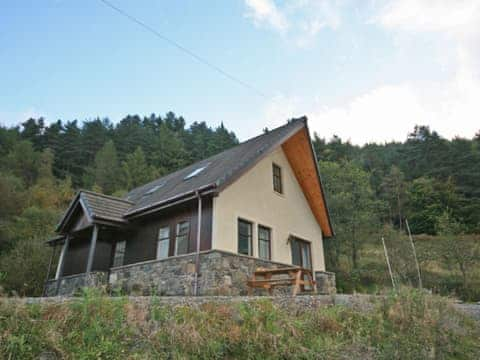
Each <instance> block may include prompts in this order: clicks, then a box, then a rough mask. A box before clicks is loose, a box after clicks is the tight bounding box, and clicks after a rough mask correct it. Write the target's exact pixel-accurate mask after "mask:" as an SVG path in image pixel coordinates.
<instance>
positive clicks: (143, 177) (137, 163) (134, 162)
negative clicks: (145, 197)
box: [122, 147, 158, 189]
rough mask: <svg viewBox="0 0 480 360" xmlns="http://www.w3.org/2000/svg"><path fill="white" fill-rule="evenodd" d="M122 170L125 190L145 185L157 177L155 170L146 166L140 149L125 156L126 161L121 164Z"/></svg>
mask: <svg viewBox="0 0 480 360" xmlns="http://www.w3.org/2000/svg"><path fill="white" fill-rule="evenodd" d="M122 170H123V173H124V178H125V183H124V185H125V187H126V188H127V189H132V188H135V187H137V186H140V185H143V184H146V183H148V182H150V181H152V180H153V179H155V177H156V176H157V175H158V172H157V171H156V170H155V168H154V167H153V166H149V165H148V164H147V160H146V159H145V154H144V153H143V150H142V148H141V147H137V149H136V150H135V152H133V153H132V154H129V155H127V158H126V160H125V161H124V162H122Z"/></svg>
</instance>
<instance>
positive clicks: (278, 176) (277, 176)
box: [272, 164, 283, 194]
mask: <svg viewBox="0 0 480 360" xmlns="http://www.w3.org/2000/svg"><path fill="white" fill-rule="evenodd" d="M272 173H273V190H275V191H276V192H277V193H279V194H283V184H282V168H281V167H280V166H278V165H277V164H272Z"/></svg>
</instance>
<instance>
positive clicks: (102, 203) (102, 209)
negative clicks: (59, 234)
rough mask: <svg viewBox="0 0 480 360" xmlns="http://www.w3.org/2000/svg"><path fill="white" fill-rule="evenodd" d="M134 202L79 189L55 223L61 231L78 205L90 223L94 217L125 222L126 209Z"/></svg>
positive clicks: (114, 221)
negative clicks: (57, 222)
mask: <svg viewBox="0 0 480 360" xmlns="http://www.w3.org/2000/svg"><path fill="white" fill-rule="evenodd" d="M133 205H134V204H133V203H132V202H130V201H127V200H125V199H121V198H117V197H114V196H108V195H103V194H98V193H95V192H93V191H88V190H80V191H79V192H78V193H77V195H76V196H75V197H74V198H73V200H72V202H71V203H70V205H69V206H68V209H67V211H66V212H65V215H64V216H63V217H62V219H61V221H60V223H59V224H58V225H57V231H61V230H63V229H64V228H65V226H66V225H67V224H68V222H69V220H70V218H71V216H72V215H73V213H74V212H75V209H77V208H78V207H79V206H80V207H81V208H82V210H83V212H84V213H85V215H86V216H87V218H88V219H89V222H90V223H91V222H92V221H93V220H94V219H96V220H105V221H108V222H113V223H126V222H127V221H126V220H125V218H124V217H123V216H124V215H125V213H126V212H127V210H128V209H129V208H131V207H132V206H133Z"/></svg>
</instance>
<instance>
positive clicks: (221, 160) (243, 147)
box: [125, 118, 305, 216]
mask: <svg viewBox="0 0 480 360" xmlns="http://www.w3.org/2000/svg"><path fill="white" fill-rule="evenodd" d="M303 126H305V118H300V119H295V120H291V121H290V122H289V123H287V124H286V125H284V126H281V127H278V128H276V129H274V130H271V131H268V132H266V133H264V134H262V135H259V136H257V137H254V138H252V139H250V140H248V141H245V142H243V143H241V144H239V145H237V146H235V147H233V148H231V149H228V150H226V151H223V152H221V153H219V154H217V155H214V156H212V157H210V158H208V159H204V160H201V161H199V162H197V163H195V164H192V165H190V166H187V167H186V168H183V169H181V170H178V171H176V172H174V173H171V174H169V175H166V176H164V177H162V178H160V179H157V180H155V181H152V182H150V183H148V184H146V185H143V186H140V187H138V188H136V189H133V190H132V191H130V192H129V193H128V194H127V196H126V197H125V199H127V200H129V201H131V202H133V203H135V205H134V206H133V207H131V208H130V209H129V210H128V212H127V213H126V216H129V215H133V214H136V213H139V212H142V211H145V210H146V209H149V208H150V207H152V206H156V205H158V204H161V203H162V202H165V201H167V200H169V199H172V198H175V197H177V196H180V195H182V194H187V193H192V192H195V191H196V190H199V189H201V188H205V187H208V186H210V187H216V188H217V189H219V188H222V187H223V186H225V185H227V184H228V183H230V182H231V181H232V180H234V179H236V178H237V177H238V175H240V174H242V173H243V171H245V170H246V169H248V168H250V167H251V166H253V165H254V164H255V163H256V162H257V161H258V160H259V159H261V158H262V156H263V155H265V154H267V153H268V152H269V151H270V150H273V149H274V148H276V147H277V146H278V145H280V144H281V143H282V142H283V141H284V140H285V139H287V138H288V137H290V136H291V135H293V134H294V133H295V132H297V131H298V130H299V129H301V128H302V127H303ZM201 168H204V169H203V170H202V171H200V172H199V173H198V174H197V175H196V176H193V177H191V178H189V179H186V177H187V175H189V174H191V173H192V172H194V171H195V170H197V169H201Z"/></svg>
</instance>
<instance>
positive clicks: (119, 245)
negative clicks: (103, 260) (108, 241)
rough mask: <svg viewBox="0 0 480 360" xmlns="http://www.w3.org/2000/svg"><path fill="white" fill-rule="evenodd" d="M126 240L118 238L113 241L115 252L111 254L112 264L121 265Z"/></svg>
mask: <svg viewBox="0 0 480 360" xmlns="http://www.w3.org/2000/svg"><path fill="white" fill-rule="evenodd" d="M126 244H127V242H126V241H125V240H120V241H117V242H116V243H115V253H114V255H113V266H114V267H115V266H122V265H123V261H124V259H125V246H126Z"/></svg>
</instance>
